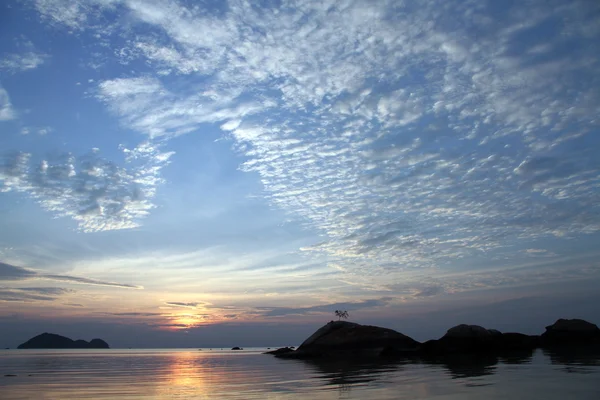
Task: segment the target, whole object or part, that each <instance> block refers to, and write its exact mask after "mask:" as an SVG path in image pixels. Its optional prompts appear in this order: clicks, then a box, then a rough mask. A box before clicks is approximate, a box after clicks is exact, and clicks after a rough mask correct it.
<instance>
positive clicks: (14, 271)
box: [0, 262, 143, 292]
mask: <svg viewBox="0 0 600 400" xmlns="http://www.w3.org/2000/svg"><path fill="white" fill-rule="evenodd" d="M26 280H50V281H57V282H65V283H75V284H83V285H94V286H108V287H116V288H123V289H143V287H141V286H135V285H129V284H124V283H116V282H107V281H102V280H98V279H90V278H83V277H79V276H71V275H60V274H45V273H42V272H37V271H34V270H31V269H27V268H22V267H17V266H15V265H11V264H6V263H3V262H0V281H26ZM25 290H28V289H25ZM31 290H34V289H31ZM35 290H39V289H35ZM46 292H48V291H46Z"/></svg>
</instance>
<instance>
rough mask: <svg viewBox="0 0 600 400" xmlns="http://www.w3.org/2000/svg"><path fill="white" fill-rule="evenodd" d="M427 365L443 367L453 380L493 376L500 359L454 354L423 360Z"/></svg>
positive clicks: (485, 355)
mask: <svg viewBox="0 0 600 400" xmlns="http://www.w3.org/2000/svg"><path fill="white" fill-rule="evenodd" d="M421 362H422V363H423V364H425V365H432V366H438V365H439V366H442V367H444V368H446V369H447V370H448V372H449V373H450V376H451V377H452V378H453V379H457V378H470V377H477V376H486V375H492V374H494V372H496V364H498V357H496V356H494V355H488V354H479V355H473V354H464V355H462V354H452V355H446V356H439V357H425V358H422V359H421Z"/></svg>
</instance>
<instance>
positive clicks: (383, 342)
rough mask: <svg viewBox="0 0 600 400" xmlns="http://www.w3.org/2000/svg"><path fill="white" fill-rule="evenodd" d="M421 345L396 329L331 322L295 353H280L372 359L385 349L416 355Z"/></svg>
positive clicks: (301, 356) (292, 355)
mask: <svg viewBox="0 0 600 400" xmlns="http://www.w3.org/2000/svg"><path fill="white" fill-rule="evenodd" d="M419 344H420V343H419V342H417V341H416V340H414V339H412V338H410V337H408V336H406V335H403V334H402V333H399V332H396V331H394V330H392V329H387V328H380V327H377V326H370V325H360V324H356V323H353V322H346V321H331V322H329V323H328V324H326V325H325V326H323V327H321V328H320V329H319V330H317V331H316V332H315V333H314V334H312V335H311V336H310V337H309V338H308V339H306V340H305V341H304V342H303V343H302V344H301V345H300V347H298V349H297V350H295V351H285V352H280V353H279V354H276V356H278V357H285V358H318V357H330V356H344V355H350V354H351V355H353V356H358V357H359V356H372V355H378V354H379V353H381V351H382V350H383V349H385V348H393V349H394V350H395V351H397V352H414V351H416V350H417V349H418V347H419Z"/></svg>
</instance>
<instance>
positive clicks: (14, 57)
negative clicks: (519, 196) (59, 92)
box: [0, 52, 48, 72]
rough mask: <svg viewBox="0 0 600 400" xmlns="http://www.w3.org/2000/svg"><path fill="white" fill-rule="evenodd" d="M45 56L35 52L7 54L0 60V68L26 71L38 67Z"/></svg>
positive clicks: (11, 70)
mask: <svg viewBox="0 0 600 400" xmlns="http://www.w3.org/2000/svg"><path fill="white" fill-rule="evenodd" d="M47 58H48V56H47V55H45V54H41V53H35V52H26V53H21V54H8V55H6V56H4V57H3V59H2V60H1V61H0V69H4V70H7V71H10V72H21V71H27V70H31V69H35V68H37V67H39V66H40V65H42V64H43V63H44V61H45V60H46V59H47Z"/></svg>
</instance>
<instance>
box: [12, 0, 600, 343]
mask: <svg viewBox="0 0 600 400" xmlns="http://www.w3.org/2000/svg"><path fill="white" fill-rule="evenodd" d="M500 3H501V4H500ZM0 7H1V9H0V26H1V27H0V32H1V35H0V326H2V328H3V329H4V330H5V331H6V332H9V334H8V336H6V337H7V339H5V340H7V344H6V345H15V344H18V342H19V340H20V339H25V338H22V335H25V336H27V335H30V334H31V335H33V334H36V333H39V332H38V331H40V330H41V331H44V330H52V329H50V328H51V327H55V330H60V332H57V333H61V332H62V333H65V334H66V333H69V334H71V335H74V336H77V335H79V336H86V335H88V334H91V333H90V329H92V328H89V327H91V326H94V328H93V329H92V331H94V332H101V331H105V332H143V333H144V335H147V336H146V337H147V338H148V339H147V342H144V343H143V345H148V346H160V345H166V344H167V343H169V342H168V341H170V340H173V338H179V339H177V340H183V339H181V338H182V337H185V338H186V339H185V340H187V341H188V342H185V343H188V344H189V345H192V346H199V345H202V343H210V345H219V344H220V343H222V342H223V340H224V339H223V340H221V341H220V339H219V338H222V337H227V338H228V340H234V339H235V338H239V339H240V340H241V339H242V338H244V337H245V336H246V337H245V339H246V340H247V341H248V342H251V343H253V344H263V343H262V342H261V340H260V337H261V336H260V335H262V334H261V333H260V332H262V331H264V327H266V326H269V327H270V328H269V329H271V330H272V334H273V335H274V336H277V335H279V337H290V340H299V339H301V337H299V336H300V333H302V334H304V333H309V332H310V330H312V328H313V327H317V326H319V325H320V324H321V323H323V322H325V321H328V320H329V319H330V318H331V317H332V316H333V310H335V309H336V308H344V309H347V310H349V311H350V315H351V317H352V319H353V320H356V321H358V322H361V321H362V322H367V323H378V324H384V325H386V326H390V327H392V328H396V329H399V330H401V331H403V332H404V333H407V334H413V335H416V336H418V337H417V338H419V339H427V338H430V337H433V336H435V335H436V334H439V333H443V330H444V329H445V328H449V327H450V326H451V325H454V324H458V323H461V322H468V323H487V324H488V325H494V324H495V325H499V327H500V328H505V329H512V330H524V331H531V332H539V331H540V330H541V329H542V328H543V326H544V324H545V323H551V322H552V320H553V319H555V318H559V317H581V318H587V319H591V320H593V321H595V322H598V320H600V314H599V313H598V311H597V310H595V308H594V307H593V304H594V302H595V301H597V300H598V295H597V294H596V293H595V289H594V288H595V287H596V286H595V285H596V284H598V283H600V263H599V262H598V255H599V252H600V250H598V248H597V243H599V239H600V234H599V231H600V213H599V211H600V208H599V207H600V206H599V204H600V189H599V188H600V161H599V160H600V159H599V158H598V156H597V152H598V149H599V148H600V143H599V140H600V136H599V128H600V120H599V119H598V118H599V115H600V91H599V90H598V88H599V87H600V58H599V57H598V54H600V6H599V5H598V4H597V2H594V1H585V0H581V1H571V2H564V1H529V2H526V3H523V2H516V1H514V2H513V1H506V2H495V1H434V0H429V1H422V2H421V1H420V2H410V1H406V2H404V1H384V0H381V1H368V2H367V1H351V0H347V1H322V0H321V1H291V0H290V1H283V0H282V1H262V2H247V1H237V0H232V1H227V2H226V1H208V0H206V1H172V0H164V1H151V0H32V1H7V2H3V3H2V5H0ZM525 311H526V312H525ZM532 315H535V316H537V317H532ZM491 316H493V319H492V318H491ZM543 318H545V319H544V320H543V321H542V319H543ZM433 319H435V321H436V322H435V323H434V322H432V320H433ZM415 324H420V325H419V327H415ZM444 324H445V325H444ZM294 326H302V327H303V328H301V329H300V330H298V329H295V328H293V327H294ZM86 327H87V328H86ZM239 327H246V328H245V329H246V334H244V333H242V332H241V331H239ZM290 327H292V328H290ZM489 327H490V328H494V327H497V326H489ZM253 329H254V330H253ZM261 329H262V330H261ZM302 329H304V330H306V331H307V332H304V331H303V330H302ZM225 332H233V333H231V335H229V334H225ZM235 332H238V333H237V335H238V336H236V333H235ZM247 332H255V333H254V335H255V336H252V337H251V338H250V337H249V336H248V335H249V334H248V333H247ZM106 335H108V336H109V338H112V337H111V336H110V335H111V334H110V333H106ZM114 335H115V338H113V343H115V341H116V344H117V345H119V344H121V345H125V344H128V345H131V344H133V345H136V344H140V343H135V342H131V341H130V342H126V341H123V340H122V339H118V338H117V336H118V335H117V333H114ZM119 335H121V334H119ZM286 335H287V336H286ZM290 335H291V336H290ZM294 335H296V336H298V337H296V336H294ZM20 336H21V337H20ZM263 341H264V340H263ZM180 343H184V342H180ZM264 344H271V343H264ZM282 344H285V340H284V341H283V343H282ZM221 345H226V344H221Z"/></svg>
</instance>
